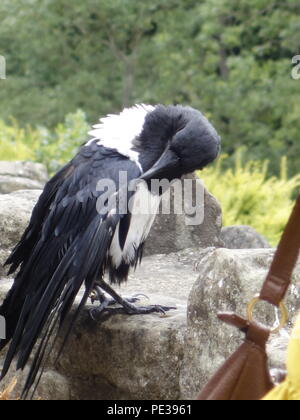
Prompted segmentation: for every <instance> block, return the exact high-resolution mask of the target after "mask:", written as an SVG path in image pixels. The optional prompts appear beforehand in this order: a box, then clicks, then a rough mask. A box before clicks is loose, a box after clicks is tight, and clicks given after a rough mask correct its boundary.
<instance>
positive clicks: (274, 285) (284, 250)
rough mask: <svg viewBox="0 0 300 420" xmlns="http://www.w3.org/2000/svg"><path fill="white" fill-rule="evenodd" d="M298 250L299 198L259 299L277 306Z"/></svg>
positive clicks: (292, 268) (289, 276) (299, 227)
mask: <svg viewBox="0 0 300 420" xmlns="http://www.w3.org/2000/svg"><path fill="white" fill-rule="evenodd" d="M299 250H300V196H299V197H298V200H297V203H296V206H295V208H294V211H293V213H292V215H291V217H290V220H289V222H288V225H287V227H286V229H285V231H284V234H283V236H282V239H281V241H280V244H279V247H278V249H277V252H276V255H275V258H274V260H273V264H272V266H271V269H270V272H269V274H268V276H267V279H266V281H265V284H264V286H263V289H262V291H261V294H260V299H262V300H265V301H267V302H269V303H271V304H273V305H275V306H279V304H280V302H281V301H282V300H283V298H284V296H285V294H286V292H287V289H288V288H289V286H290V283H291V277H292V273H293V271H294V268H295V266H296V263H297V260H298V258H299Z"/></svg>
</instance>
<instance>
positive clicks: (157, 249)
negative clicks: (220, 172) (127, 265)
mask: <svg viewBox="0 0 300 420" xmlns="http://www.w3.org/2000/svg"><path fill="white" fill-rule="evenodd" d="M184 179H187V180H189V181H188V182H192V191H193V197H196V190H197V191H198V194H199V197H201V196H202V199H201V205H200V207H199V208H198V210H199V211H200V213H201V212H203V215H204V217H203V220H201V221H200V223H197V224H196V225H194V226H193V225H191V226H189V225H187V223H186V222H187V220H189V219H186V214H184V213H183V214H174V210H173V209H174V208H175V207H174V206H179V208H182V209H184V208H185V207H184V205H186V204H185V203H187V200H184V194H182V197H183V200H182V201H181V200H180V197H179V199H178V198H177V199H175V195H174V191H173V190H172V193H171V214H161V213H160V214H159V215H158V216H157V217H156V220H155V223H154V225H153V227H152V229H151V233H150V235H149V238H148V240H147V243H146V247H145V255H155V254H170V253H172V252H178V251H181V250H183V249H187V248H197V249H199V248H207V247H222V246H223V242H222V241H221V240H220V233H221V228H222V210H221V207H220V204H219V203H218V202H217V200H216V199H215V198H214V197H213V196H212V195H211V194H209V192H208V191H207V190H206V189H205V188H204V189H203V185H202V184H201V183H199V179H198V178H196V177H195V176H194V175H189V176H186V177H185V178H184ZM203 191H204V196H203ZM176 197H177V196H176ZM194 205H195V203H194Z"/></svg>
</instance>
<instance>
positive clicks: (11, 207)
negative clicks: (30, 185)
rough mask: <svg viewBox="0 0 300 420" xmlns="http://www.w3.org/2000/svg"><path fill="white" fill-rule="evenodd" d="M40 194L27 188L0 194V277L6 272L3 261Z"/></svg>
mask: <svg viewBox="0 0 300 420" xmlns="http://www.w3.org/2000/svg"><path fill="white" fill-rule="evenodd" d="M40 194H41V191H40V190H29V191H19V192H15V193H11V194H1V195H0V278H1V277H4V276H5V272H6V270H4V268H3V263H4V262H5V260H6V259H7V257H8V256H9V254H10V251H11V249H12V248H13V247H14V246H15V245H16V244H17V243H18V241H19V240H20V238H21V236H22V234H23V233H24V230H25V228H26V226H27V225H28V222H29V219H30V216H31V213H32V209H33V207H34V205H35V203H36V201H37V200H38V198H39V196H40Z"/></svg>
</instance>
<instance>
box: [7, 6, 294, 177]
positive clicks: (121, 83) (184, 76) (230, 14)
mask: <svg viewBox="0 0 300 420" xmlns="http://www.w3.org/2000/svg"><path fill="white" fill-rule="evenodd" d="M0 16H1V26H0V55H3V56H5V57H6V61H7V79H6V80H0V101H1V104H2V106H1V109H0V119H2V123H1V126H2V133H3V132H5V133H6V135H5V136H4V135H3V136H2V138H1V139H0V142H2V143H0V145H1V153H2V158H7V157H9V156H12V153H13V152H12V149H14V150H15V154H13V155H14V156H15V157H21V158H25V157H26V156H28V155H26V147H27V149H28V152H30V157H31V158H33V157H32V153H33V152H32V151H33V150H34V158H35V159H37V160H41V161H44V162H45V163H46V164H47V165H48V167H49V168H50V170H51V171H53V170H55V169H56V166H57V165H59V164H61V163H62V162H63V161H64V159H65V160H66V159H67V158H68V157H70V156H71V153H72V152H73V151H74V148H75V147H76V146H77V145H79V144H80V143H82V142H83V141H84V140H85V133H86V130H87V127H88V124H91V123H94V122H95V121H97V120H98V118H99V117H100V116H102V115H104V114H107V113H111V112H116V111H119V110H120V109H121V108H123V107H124V106H129V105H132V104H134V103H138V102H144V103H152V104H156V103H163V104H172V103H182V104H187V105H191V106H193V107H196V108H198V109H200V110H202V111H203V112H205V114H206V115H207V116H208V117H209V118H210V119H211V120H212V121H213V123H214V124H215V126H216V127H217V129H218V131H219V132H220V134H221V135H222V138H223V151H224V152H225V153H226V154H227V155H228V157H227V159H226V160H225V161H224V162H223V166H224V171H225V170H229V169H230V168H234V167H235V162H236V152H237V151H238V150H240V148H241V147H243V149H244V153H243V157H244V161H246V163H247V161H253V160H255V161H257V160H260V161H261V162H263V161H264V160H266V159H267V160H268V161H269V164H268V174H267V176H278V177H280V176H281V175H280V165H281V162H282V161H281V158H282V157H283V156H286V157H287V159H288V177H292V176H295V175H297V174H298V173H299V164H300V141H299V133H300V118H299V115H300V101H299V99H298V98H299V94H300V81H295V80H293V79H292V77H291V70H292V67H293V66H292V57H293V56H295V55H296V54H299V35H300V18H299V17H300V2H299V0H275V1H274V0H143V1H138V0H110V1H108V0H85V1H84V2H82V1H81V0H72V1H70V0H68V1H67V0H1V3H0ZM78 110H79V111H78ZM66 115H67V117H66ZM12 117H13V118H14V120H13V121H12V120H11V118H12ZM63 121H65V122H64V123H63V124H62V122H63ZM5 124H7V125H8V126H7V127H6V129H4V126H5ZM28 125H30V126H31V128H30V127H28ZM25 126H27V128H25V130H24V127H25ZM12 128H14V129H15V131H14V132H12V131H10V130H11V129H12ZM14 133H15V134H14ZM16 136H21V142H22V143H24V142H25V143H26V144H25V146H26V147H25V148H23V149H22V148H21V147H17V139H16ZM26 139H27V140H26ZM19 142H20V137H19ZM12 144H13V147H12ZM18 153H19V155H18Z"/></svg>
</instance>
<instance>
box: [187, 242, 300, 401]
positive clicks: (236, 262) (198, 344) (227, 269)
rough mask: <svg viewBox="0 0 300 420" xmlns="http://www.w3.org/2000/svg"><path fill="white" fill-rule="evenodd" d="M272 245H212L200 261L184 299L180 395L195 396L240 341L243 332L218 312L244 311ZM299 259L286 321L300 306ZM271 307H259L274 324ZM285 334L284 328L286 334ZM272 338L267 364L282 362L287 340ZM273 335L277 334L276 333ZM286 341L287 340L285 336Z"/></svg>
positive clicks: (268, 260)
mask: <svg viewBox="0 0 300 420" xmlns="http://www.w3.org/2000/svg"><path fill="white" fill-rule="evenodd" d="M273 257H274V250H228V249H218V250H211V251H210V252H209V253H207V254H206V255H204V258H202V259H201V261H200V263H199V265H198V271H199V278H198V280H197V282H196V283H195V285H194V287H193V290H192V291H191V294H190V298H189V304H188V329H187V335H186V340H185V351H184V362H183V368H182V370H181V378H180V383H181V395H182V397H183V398H186V399H190V398H194V397H195V396H196V395H197V393H199V390H201V389H202V388H203V386H204V385H205V384H206V383H207V381H208V380H209V379H210V378H211V376H212V375H213V374H214V373H215V371H216V370H217V369H218V368H219V367H220V366H221V365H222V364H223V362H224V361H225V359H226V358H227V357H229V355H230V354H231V353H233V352H234V351H235V350H236V349H237V348H238V346H239V345H240V344H241V343H242V340H243V338H244V337H243V334H241V333H239V332H238V331H237V330H235V329H234V328H231V327H229V326H226V325H225V324H223V323H222V322H220V321H219V320H218V318H217V314H218V312H235V313H238V314H241V315H242V316H245V314H246V307H247V304H248V303H249V302H250V300H251V299H252V298H253V297H254V296H255V295H257V293H259V292H260V290H261V287H262V284H263V282H264V279H265V277H266V275H267V272H268V268H269V267H270V264H271V262H272V259H273ZM299 297H300V264H298V267H297V269H296V271H295V275H294V284H293V286H292V288H291V291H290V294H289V296H288V298H287V305H288V309H289V313H290V321H293V319H294V317H295V315H296V313H297V312H298V311H299V309H300V300H299ZM272 313H273V311H272V310H270V309H269V306H268V308H265V307H263V308H261V309H260V310H259V313H258V316H259V317H261V318H259V319H267V321H268V322H271V323H270V325H273V322H274V318H273V317H272V316H271V314H272ZM287 334H288V331H287V332H286V333H285V335H287ZM273 340H274V338H272V340H271V341H270V344H269V351H270V357H271V367H280V368H282V369H284V367H285V357H284V355H285V346H286V344H285V346H284V345H282V340H281V347H280V352H279V351H278V344H277V343H278V342H274V341H273ZM275 340H277V338H275ZM285 343H287V340H285Z"/></svg>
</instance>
